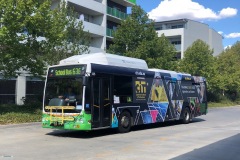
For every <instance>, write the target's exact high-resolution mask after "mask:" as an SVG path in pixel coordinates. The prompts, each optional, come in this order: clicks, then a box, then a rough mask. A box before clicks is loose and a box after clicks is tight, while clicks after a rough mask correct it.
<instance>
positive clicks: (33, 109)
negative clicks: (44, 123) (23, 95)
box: [0, 104, 42, 125]
mask: <svg viewBox="0 0 240 160" xmlns="http://www.w3.org/2000/svg"><path fill="white" fill-rule="evenodd" d="M41 119H42V109H41V104H28V105H22V106H18V105H0V125H3V124H19V123H30V122H40V121H41Z"/></svg>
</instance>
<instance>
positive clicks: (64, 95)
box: [44, 78, 83, 106]
mask: <svg viewBox="0 0 240 160" xmlns="http://www.w3.org/2000/svg"><path fill="white" fill-rule="evenodd" d="M82 91H83V86H82V78H61V79H59V78H56V79H55V78H52V79H48V81H47V84H46V91H45V102H44V105H45V106H47V105H50V106H64V105H73V106H75V105H76V104H81V102H82Z"/></svg>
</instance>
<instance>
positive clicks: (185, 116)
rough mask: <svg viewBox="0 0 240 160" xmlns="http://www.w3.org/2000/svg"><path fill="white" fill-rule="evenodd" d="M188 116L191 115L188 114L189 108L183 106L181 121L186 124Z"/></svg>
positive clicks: (188, 120) (188, 119)
mask: <svg viewBox="0 0 240 160" xmlns="http://www.w3.org/2000/svg"><path fill="white" fill-rule="evenodd" d="M190 116H191V115H190V110H189V108H188V107H185V108H184V111H183V119H182V122H183V123H184V124H188V123H189V122H190V119H191V117H190Z"/></svg>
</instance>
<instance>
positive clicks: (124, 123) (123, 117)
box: [118, 111, 131, 133]
mask: <svg viewBox="0 0 240 160" xmlns="http://www.w3.org/2000/svg"><path fill="white" fill-rule="evenodd" d="M130 129H131V115H130V113H129V112H128V111H123V112H122V113H121V114H120V117H119V121H118V131H119V132H120V133H126V132H129V131H130Z"/></svg>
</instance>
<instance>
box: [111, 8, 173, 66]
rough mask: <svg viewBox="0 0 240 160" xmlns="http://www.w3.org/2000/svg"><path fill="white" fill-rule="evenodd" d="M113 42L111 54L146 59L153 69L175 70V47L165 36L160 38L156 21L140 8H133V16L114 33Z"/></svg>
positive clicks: (123, 22)
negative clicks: (155, 26)
mask: <svg viewBox="0 0 240 160" xmlns="http://www.w3.org/2000/svg"><path fill="white" fill-rule="evenodd" d="M113 42H114V43H113V44H112V45H110V49H109V51H110V52H111V53H114V54H119V55H124V56H129V57H135V58H140V59H144V60H146V61H147V63H148V66H149V67H151V68H162V69H172V68H173V64H174V63H173V62H172V61H173V57H174V56H175V54H176V52H175V48H174V46H173V45H172V44H171V43H170V42H169V41H168V39H167V38H166V37H165V36H164V35H162V36H161V37H158V34H157V32H156V30H155V28H154V21H152V20H150V19H149V17H148V14H147V13H146V12H145V11H144V10H143V9H142V8H141V7H140V6H133V7H132V14H131V15H130V16H129V17H127V19H126V20H125V21H122V22H121V25H119V26H118V29H117V30H116V31H115V32H114V38H113Z"/></svg>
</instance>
